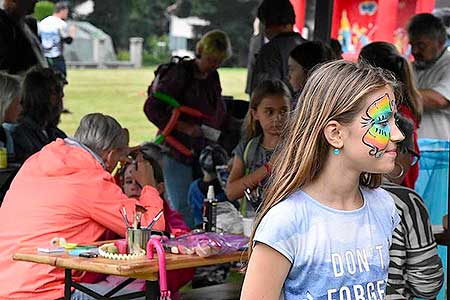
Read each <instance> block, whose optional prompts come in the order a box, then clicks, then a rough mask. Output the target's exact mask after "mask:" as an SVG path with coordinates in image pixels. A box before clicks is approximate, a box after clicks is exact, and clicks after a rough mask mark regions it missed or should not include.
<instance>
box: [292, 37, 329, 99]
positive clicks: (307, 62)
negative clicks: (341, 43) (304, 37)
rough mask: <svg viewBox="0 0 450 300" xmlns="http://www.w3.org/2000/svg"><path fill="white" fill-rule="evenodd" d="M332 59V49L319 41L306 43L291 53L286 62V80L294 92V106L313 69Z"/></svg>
mask: <svg viewBox="0 0 450 300" xmlns="http://www.w3.org/2000/svg"><path fill="white" fill-rule="evenodd" d="M334 59H336V56H335V54H334V52H333V49H331V47H330V46H328V45H327V44H325V43H323V42H321V41H312V42H306V43H304V44H301V45H299V46H297V47H295V48H294V49H293V50H292V51H291V53H290V54H289V60H288V79H289V83H290V84H291V87H292V90H293V92H294V95H293V100H294V104H295V103H297V99H298V97H299V96H300V93H301V92H302V90H303V87H304V86H305V83H306V79H308V77H309V75H310V73H311V71H312V70H313V68H314V67H315V66H317V65H318V64H321V63H324V62H327V61H330V60H334ZM294 106H295V105H294Z"/></svg>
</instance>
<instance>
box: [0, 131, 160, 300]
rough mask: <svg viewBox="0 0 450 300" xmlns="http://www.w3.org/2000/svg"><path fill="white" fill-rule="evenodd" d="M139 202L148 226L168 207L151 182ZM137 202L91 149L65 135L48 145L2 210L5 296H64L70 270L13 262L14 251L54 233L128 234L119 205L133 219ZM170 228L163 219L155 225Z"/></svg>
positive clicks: (0, 283) (78, 239) (27, 166)
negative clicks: (71, 142)
mask: <svg viewBox="0 0 450 300" xmlns="http://www.w3.org/2000/svg"><path fill="white" fill-rule="evenodd" d="M138 202H139V204H140V205H142V206H144V207H145V208H147V209H148V211H147V213H146V214H145V215H144V216H143V220H142V225H146V224H148V223H149V222H150V220H151V219H152V218H153V217H154V216H155V215H156V214H157V213H158V212H159V211H160V210H161V209H162V208H163V200H162V199H161V198H160V197H159V195H158V192H157V190H156V189H155V188H153V187H150V186H145V187H144V189H143V191H142V194H141V197H140V199H139V200H138ZM135 203H136V200H135V199H131V198H127V196H126V195H125V194H123V193H122V190H121V189H120V188H119V187H118V186H117V185H116V184H115V182H114V179H113V177H112V176H111V175H110V174H109V173H108V172H107V171H105V170H104V169H103V168H102V166H101V165H100V163H99V162H98V161H97V160H96V159H95V158H94V157H93V156H92V154H90V153H88V152H87V151H86V150H84V149H82V148H80V147H76V146H69V145H66V144H65V143H64V140H62V139H58V140H56V141H55V142H53V143H51V144H49V145H47V146H45V147H44V148H43V149H42V150H41V151H40V152H38V153H36V154H34V155H33V156H31V157H30V158H29V159H28V160H27V161H26V162H25V163H24V165H23V166H22V168H21V169H20V171H19V173H18V174H17V176H16V178H15V179H14V181H13V182H12V184H11V188H10V190H9V191H8V193H7V194H6V197H5V200H4V201H3V204H2V206H1V208H0V220H1V222H0V299H29V298H33V299H45V300H48V299H57V298H60V297H63V295H64V269H61V268H55V267H52V266H49V265H43V264H35V263H30V262H18V261H13V260H12V255H13V253H14V252H15V251H16V250H17V249H20V248H36V247H38V246H43V245H48V244H49V242H50V240H51V239H52V238H54V237H64V238H65V239H66V240H67V241H68V242H73V243H84V244H86V243H90V242H94V241H97V239H99V238H100V236H101V235H102V234H103V233H104V232H105V230H106V229H110V230H112V231H114V232H116V233H118V234H120V235H121V236H125V232H126V227H125V224H124V221H123V219H122V217H121V215H120V213H119V209H120V208H121V207H122V206H125V208H126V210H127V213H128V216H129V218H131V217H132V215H133V212H134V208H135ZM131 221H132V220H130V222H131ZM164 226H165V224H164V218H163V217H162V218H161V219H160V220H159V221H158V222H157V223H156V224H155V229H158V230H164Z"/></svg>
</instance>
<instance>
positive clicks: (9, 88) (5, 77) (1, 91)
mask: <svg viewBox="0 0 450 300" xmlns="http://www.w3.org/2000/svg"><path fill="white" fill-rule="evenodd" d="M20 89H21V85H20V80H19V78H18V77H16V76H12V75H9V74H6V73H3V72H0V124H1V123H3V121H4V119H5V113H6V110H7V109H8V107H9V106H10V105H11V103H12V102H13V100H14V99H15V98H17V97H19V96H20V92H21V90H20Z"/></svg>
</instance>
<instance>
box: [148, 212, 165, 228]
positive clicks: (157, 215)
mask: <svg viewBox="0 0 450 300" xmlns="http://www.w3.org/2000/svg"><path fill="white" fill-rule="evenodd" d="M163 213H164V209H161V210H160V211H159V213H157V214H156V216H155V217H154V218H153V220H152V221H151V222H150V224H148V226H147V227H146V228H145V229H146V230H151V229H152V228H153V225H155V223H156V222H158V220H159V218H161V216H162V214H163Z"/></svg>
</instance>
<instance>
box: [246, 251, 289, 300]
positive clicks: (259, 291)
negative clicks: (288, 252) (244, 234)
mask: <svg viewBox="0 0 450 300" xmlns="http://www.w3.org/2000/svg"><path fill="white" fill-rule="evenodd" d="M290 268H291V263H290V261H289V260H288V259H287V258H286V257H285V256H283V255H282V254H281V253H279V252H278V251H276V250H274V249H273V248H271V247H269V246H267V245H265V244H262V243H256V245H255V247H254V248H253V252H252V255H251V257H250V261H249V263H248V267H247V272H246V274H245V279H244V284H243V286H242V292H241V300H252V299H255V300H256V299H258V300H259V299H267V300H271V299H272V300H278V299H280V294H281V290H282V288H283V285H284V281H285V279H286V277H287V275H288V273H289V269H290Z"/></svg>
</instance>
